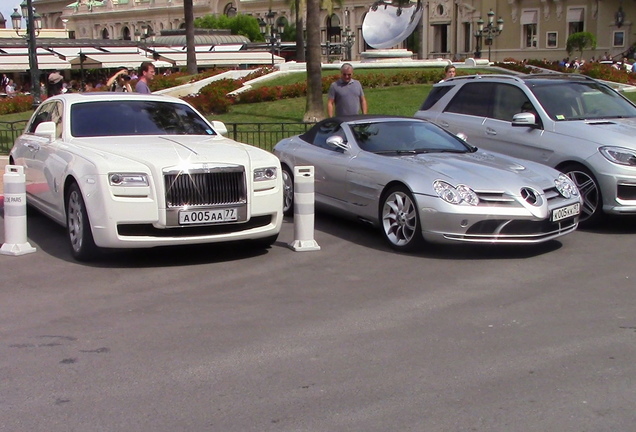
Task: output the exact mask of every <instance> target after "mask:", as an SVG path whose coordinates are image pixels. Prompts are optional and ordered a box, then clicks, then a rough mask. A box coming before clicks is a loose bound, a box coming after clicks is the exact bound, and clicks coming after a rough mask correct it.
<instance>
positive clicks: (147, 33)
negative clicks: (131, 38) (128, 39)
mask: <svg viewBox="0 0 636 432" xmlns="http://www.w3.org/2000/svg"><path fill="white" fill-rule="evenodd" d="M141 29H142V30H143V31H142V32H140V31H139V29H137V30H135V36H136V37H137V38H138V39H139V41H141V42H143V44H144V56H146V57H147V56H148V39H150V38H152V37H154V36H155V32H153V31H152V28H151V27H150V26H149V25H147V24H142V25H141Z"/></svg>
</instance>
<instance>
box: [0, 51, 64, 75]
mask: <svg viewBox="0 0 636 432" xmlns="http://www.w3.org/2000/svg"><path fill="white" fill-rule="evenodd" d="M37 59H38V69H40V70H65V69H70V68H71V65H70V64H69V63H68V62H66V61H64V60H62V59H60V58H59V57H58V56H55V55H53V54H48V55H46V54H38V56H37ZM29 68H30V65H29V56H28V55H15V54H14V55H0V72H27V71H28V70H29Z"/></svg>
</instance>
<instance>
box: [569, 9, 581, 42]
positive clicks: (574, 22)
mask: <svg viewBox="0 0 636 432" xmlns="http://www.w3.org/2000/svg"><path fill="white" fill-rule="evenodd" d="M584 16H585V9H583V8H571V9H568V13H567V22H568V36H570V35H572V34H574V33H579V32H582V31H584V30H585V28H584V26H583V18H584Z"/></svg>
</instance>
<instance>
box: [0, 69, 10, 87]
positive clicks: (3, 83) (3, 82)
mask: <svg viewBox="0 0 636 432" xmlns="http://www.w3.org/2000/svg"><path fill="white" fill-rule="evenodd" d="M8 85H9V77H8V76H7V74H6V73H5V74H2V80H1V81H0V86H1V87H2V91H5V88H6V87H7V86H8Z"/></svg>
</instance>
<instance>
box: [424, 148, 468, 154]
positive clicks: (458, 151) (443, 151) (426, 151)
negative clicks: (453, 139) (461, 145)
mask: <svg viewBox="0 0 636 432" xmlns="http://www.w3.org/2000/svg"><path fill="white" fill-rule="evenodd" d="M414 151H415V152H416V153H417V154H420V153H468V149H461V150H460V149H415V150H414Z"/></svg>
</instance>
